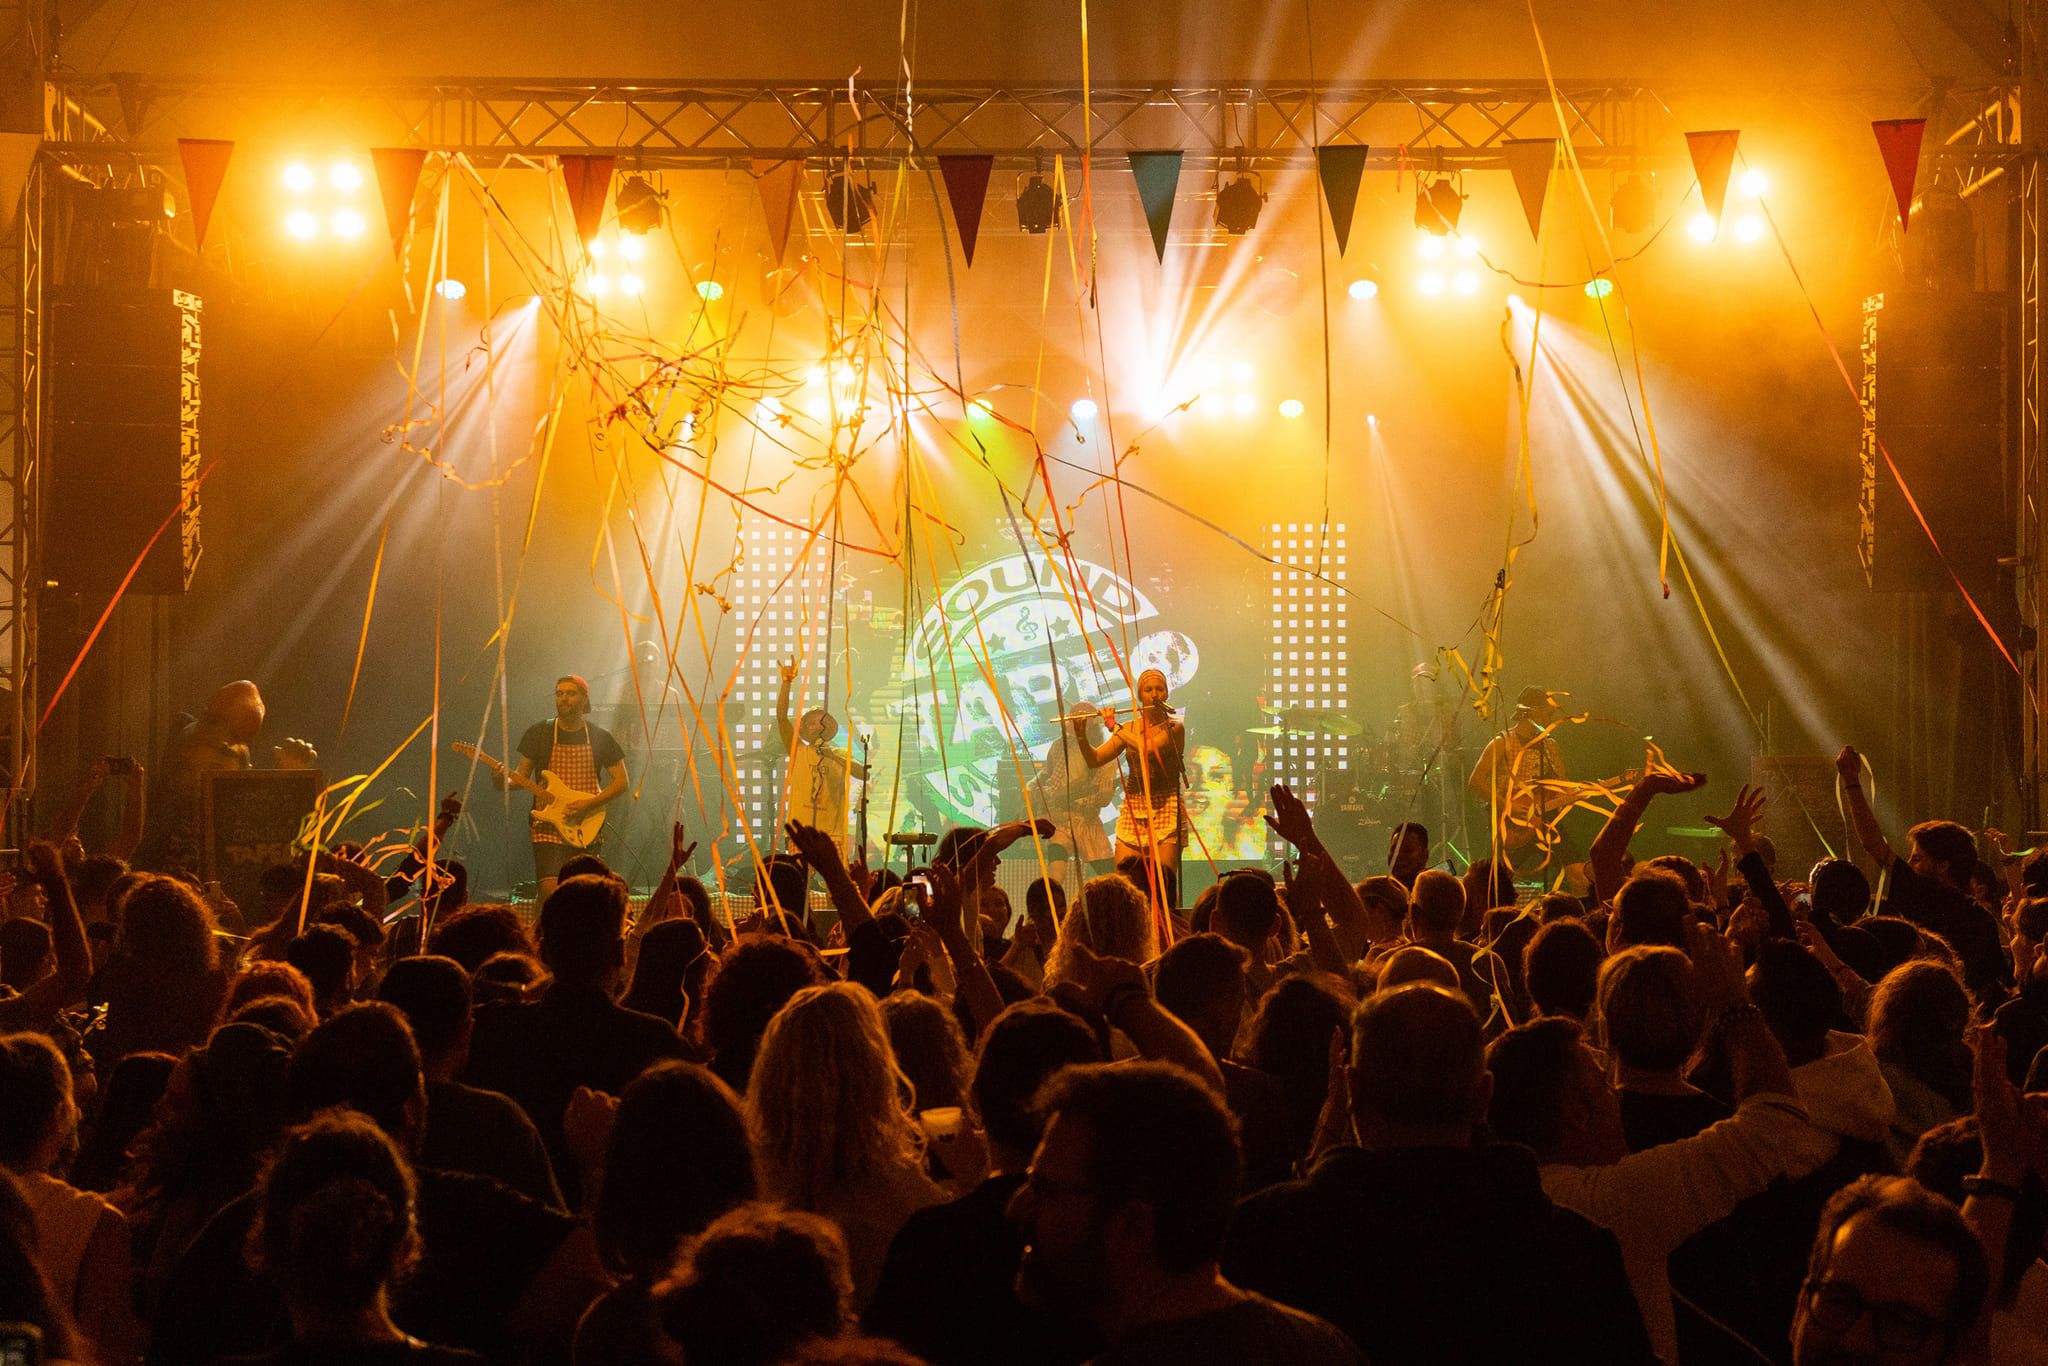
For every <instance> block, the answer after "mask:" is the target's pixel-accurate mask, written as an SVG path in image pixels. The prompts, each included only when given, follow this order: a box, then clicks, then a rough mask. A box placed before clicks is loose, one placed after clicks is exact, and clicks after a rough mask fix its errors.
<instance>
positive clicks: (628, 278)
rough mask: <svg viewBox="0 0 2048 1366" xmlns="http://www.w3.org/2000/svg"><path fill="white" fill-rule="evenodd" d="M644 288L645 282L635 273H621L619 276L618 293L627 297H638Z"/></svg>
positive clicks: (645, 286)
mask: <svg viewBox="0 0 2048 1366" xmlns="http://www.w3.org/2000/svg"><path fill="white" fill-rule="evenodd" d="M646 288H647V284H646V282H645V281H643V280H642V279H641V278H640V277H639V276H637V275H621V276H620V277H619V293H621V294H624V295H627V296H628V297H631V298H638V297H639V296H640V294H641V292H642V291H644V290H645V289H646Z"/></svg>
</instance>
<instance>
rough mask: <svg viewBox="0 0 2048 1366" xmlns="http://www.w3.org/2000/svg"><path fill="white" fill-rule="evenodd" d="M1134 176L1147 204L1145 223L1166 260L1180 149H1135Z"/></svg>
mask: <svg viewBox="0 0 2048 1366" xmlns="http://www.w3.org/2000/svg"><path fill="white" fill-rule="evenodd" d="M1129 156H1130V159H1131V178H1132V179H1133V180H1135V181H1137V182H1138V202H1139V203H1140V204H1142V205H1144V206H1145V226H1146V227H1148V228H1150V229H1151V230H1152V253H1153V255H1155V256H1157V257H1158V258H1159V259H1160V260H1161V261H1164V260H1166V230H1167V229H1168V228H1170V227H1172V226H1173V196H1174V192H1175V191H1176V190H1178V189H1179V188H1180V161H1181V154H1180V153H1179V152H1132V153H1129Z"/></svg>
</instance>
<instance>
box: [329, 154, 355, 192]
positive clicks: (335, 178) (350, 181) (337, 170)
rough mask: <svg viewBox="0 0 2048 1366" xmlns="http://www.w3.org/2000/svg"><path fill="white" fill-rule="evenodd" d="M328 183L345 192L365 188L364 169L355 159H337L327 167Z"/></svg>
mask: <svg viewBox="0 0 2048 1366" xmlns="http://www.w3.org/2000/svg"><path fill="white" fill-rule="evenodd" d="M327 183H328V184H329V185H332V186H333V187H334V188H335V189H337V190H340V191H341V192H342V193H343V194H354V193H355V192H356V191H357V190H360V189H362V188H363V171H362V168H361V167H360V166H358V165H356V164H355V163H354V162H353V161H337V162H335V163H334V164H333V165H332V166H330V167H328V168H327Z"/></svg>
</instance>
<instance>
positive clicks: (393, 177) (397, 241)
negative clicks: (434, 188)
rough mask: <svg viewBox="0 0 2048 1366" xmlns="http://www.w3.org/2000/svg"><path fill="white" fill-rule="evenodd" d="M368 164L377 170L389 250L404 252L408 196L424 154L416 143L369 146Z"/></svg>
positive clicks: (397, 254)
mask: <svg viewBox="0 0 2048 1366" xmlns="http://www.w3.org/2000/svg"><path fill="white" fill-rule="evenodd" d="M370 164H371V165H372V166H373V167H375V168H376V171H377V193H379V194H381V195H382V196H384V225H385V226H386V227H387V228H389V229H390V230H391V254H392V255H393V256H394V257H402V256H404V254H405V234H406V233H407V232H408V231H409V230H410V229H411V228H412V196H413V191H415V190H417V189H418V188H419V183H420V172H421V170H423V169H424V168H425V167H426V164H427V154H426V152H425V151H424V150H422V149H421V148H418V147H372V148H371V149H370Z"/></svg>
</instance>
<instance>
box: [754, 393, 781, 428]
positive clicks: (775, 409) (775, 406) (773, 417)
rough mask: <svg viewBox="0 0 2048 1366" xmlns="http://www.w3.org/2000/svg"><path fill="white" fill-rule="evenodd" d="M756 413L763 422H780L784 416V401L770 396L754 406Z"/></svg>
mask: <svg viewBox="0 0 2048 1366" xmlns="http://www.w3.org/2000/svg"><path fill="white" fill-rule="evenodd" d="M754 412H755V415H756V416H757V417H759V419H760V420H761V421H763V422H780V421H782V419H783V416H784V411H783V407H782V400H781V399H779V398H777V397H775V395H773V394H770V395H768V397H766V398H764V399H762V400H761V401H760V402H759V403H758V404H756V405H754Z"/></svg>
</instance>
